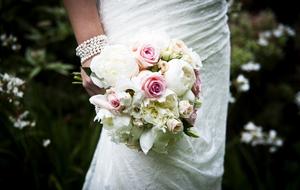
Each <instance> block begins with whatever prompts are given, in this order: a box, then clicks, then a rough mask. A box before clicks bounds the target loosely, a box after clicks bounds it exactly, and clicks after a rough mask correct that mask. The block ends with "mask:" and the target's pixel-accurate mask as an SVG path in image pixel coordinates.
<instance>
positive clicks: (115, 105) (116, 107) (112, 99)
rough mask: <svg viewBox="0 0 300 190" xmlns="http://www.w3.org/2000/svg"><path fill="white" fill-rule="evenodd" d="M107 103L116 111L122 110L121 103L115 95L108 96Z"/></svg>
mask: <svg viewBox="0 0 300 190" xmlns="http://www.w3.org/2000/svg"><path fill="white" fill-rule="evenodd" d="M107 101H108V102H109V104H110V105H111V106H112V108H113V109H114V110H116V111H118V110H120V108H121V102H120V100H119V98H118V97H117V96H116V94H115V93H110V94H108V95H107Z"/></svg>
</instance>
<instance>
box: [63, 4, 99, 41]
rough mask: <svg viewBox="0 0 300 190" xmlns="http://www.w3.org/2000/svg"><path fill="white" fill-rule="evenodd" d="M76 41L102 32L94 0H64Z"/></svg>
mask: <svg viewBox="0 0 300 190" xmlns="http://www.w3.org/2000/svg"><path fill="white" fill-rule="evenodd" d="M64 5H65V8H66V10H67V12H68V15H69V19H70V22H71V25H72V28H73V30H74V33H75V37H76V40H77V43H78V44H80V43H82V42H83V41H85V40H87V39H90V38H92V37H94V36H97V35H99V34H104V30H103V28H102V25H101V22H100V17H99V14H98V11H97V6H96V0H64Z"/></svg>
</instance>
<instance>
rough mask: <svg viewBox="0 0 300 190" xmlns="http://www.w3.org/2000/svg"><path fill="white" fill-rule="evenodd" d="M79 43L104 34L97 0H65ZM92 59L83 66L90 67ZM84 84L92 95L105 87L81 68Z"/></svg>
mask: <svg viewBox="0 0 300 190" xmlns="http://www.w3.org/2000/svg"><path fill="white" fill-rule="evenodd" d="M64 5H65V8H66V10H67V12H68V15H69V19H70V22H71V25H72V28H73V30H74V33H75V37H76V40H77V43H78V44H80V43H82V42H83V41H85V40H88V39H90V38H92V37H94V36H97V35H99V34H104V31H103V28H102V25H101V22H100V17H99V14H98V11H97V6H96V0H64ZM90 62H91V59H89V60H87V61H86V62H85V63H84V64H83V66H84V67H89V65H90ZM81 77H82V80H83V83H82V84H83V86H84V87H85V89H86V90H87V92H88V93H89V94H90V95H94V94H99V93H101V92H103V89H99V88H98V87H97V86H95V85H94V84H93V83H92V81H91V79H90V78H89V77H88V75H87V74H86V73H85V72H84V71H83V69H81Z"/></svg>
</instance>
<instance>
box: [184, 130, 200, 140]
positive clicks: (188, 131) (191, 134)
mask: <svg viewBox="0 0 300 190" xmlns="http://www.w3.org/2000/svg"><path fill="white" fill-rule="evenodd" d="M184 133H185V134H186V135H188V136H190V137H194V138H198V137H199V134H198V133H197V132H196V131H194V130H191V129H190V128H188V129H187V130H185V131H184Z"/></svg>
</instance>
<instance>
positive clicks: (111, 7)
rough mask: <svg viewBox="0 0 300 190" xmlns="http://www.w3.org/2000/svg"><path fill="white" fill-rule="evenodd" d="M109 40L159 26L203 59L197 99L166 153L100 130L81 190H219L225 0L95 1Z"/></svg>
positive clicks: (226, 51) (225, 87)
mask: <svg viewBox="0 0 300 190" xmlns="http://www.w3.org/2000/svg"><path fill="white" fill-rule="evenodd" d="M98 4H99V13H100V15H101V18H102V24H103V27H104V30H105V33H106V35H107V36H108V37H109V41H110V42H111V43H126V41H127V40H128V38H130V37H131V36H132V35H133V34H134V33H135V32H136V31H138V30H139V29H140V28H141V27H149V28H152V29H153V28H159V29H163V30H165V31H166V32H167V33H168V34H169V35H170V36H171V37H172V38H177V39H181V40H183V41H184V42H185V43H186V44H187V45H188V46H189V47H192V48H193V49H194V50H196V52H197V53H198V54H199V55H200V57H201V58H202V60H203V68H202V71H201V79H202V94H203V104H202V107H201V108H200V109H199V110H198V115H197V119H196V123H195V127H196V129H197V131H198V133H199V134H200V137H199V138H190V137H187V136H184V138H182V139H181V140H180V141H178V142H177V143H176V144H174V145H173V146H171V147H170V149H169V154H159V153H155V152H151V151H150V152H149V153H148V154H147V155H144V154H143V153H142V152H137V151H134V150H131V149H129V148H127V147H126V146H125V145H122V144H115V143H113V142H111V141H110V138H109V136H108V134H107V131H106V130H102V133H101V137H100V140H99V143H98V145H97V148H96V150H95V153H94V157H93V160H92V163H91V165H90V169H89V171H88V173H87V175H86V179H85V183H84V186H83V189H85V190H102V189H103V190H127V189H128V190H129V189H130V190H131V189H134V190H142V189H143V190H145V189H147V190H152V189H159V190H160V189H178V190H179V189H187V190H189V189H190V190H193V189H201V190H215V189H221V181H222V175H223V161H224V148H225V129H226V127H225V126H226V116H227V105H228V92H229V67H230V43H229V30H228V26H227V16H226V13H227V4H226V1H225V0H166V1H162V0H127V1H124V0H100V1H99V2H98Z"/></svg>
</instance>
